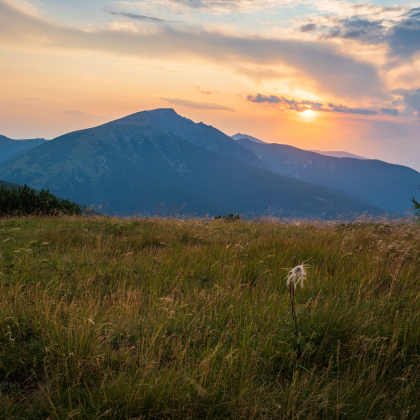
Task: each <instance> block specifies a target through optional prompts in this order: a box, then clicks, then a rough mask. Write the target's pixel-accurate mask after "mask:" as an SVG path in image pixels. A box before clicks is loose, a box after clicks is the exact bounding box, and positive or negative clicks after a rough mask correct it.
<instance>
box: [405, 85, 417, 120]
mask: <svg viewBox="0 0 420 420" xmlns="http://www.w3.org/2000/svg"><path fill="white" fill-rule="evenodd" d="M404 104H405V105H406V106H407V107H409V108H412V109H414V111H416V113H417V115H418V116H420V89H417V90H415V91H411V92H406V93H404Z"/></svg>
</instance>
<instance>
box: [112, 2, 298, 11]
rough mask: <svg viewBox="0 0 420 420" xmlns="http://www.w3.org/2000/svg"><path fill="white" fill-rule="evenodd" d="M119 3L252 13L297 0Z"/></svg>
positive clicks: (178, 9) (180, 9)
mask: <svg viewBox="0 0 420 420" xmlns="http://www.w3.org/2000/svg"><path fill="white" fill-rule="evenodd" d="M116 3H117V4H119V5H121V6H125V7H135V6H143V7H144V6H147V5H148V4H149V3H153V6H154V7H156V6H160V7H163V8H165V9H169V10H172V11H176V12H177V11H182V10H183V9H184V10H185V9H195V10H203V11H205V12H206V13H208V12H215V13H252V12H255V11H257V10H261V9H263V8H277V9H278V8H280V7H289V6H293V5H294V4H295V0H153V1H152V2H151V1H150V0H149V1H148V0H143V1H117V2H116Z"/></svg>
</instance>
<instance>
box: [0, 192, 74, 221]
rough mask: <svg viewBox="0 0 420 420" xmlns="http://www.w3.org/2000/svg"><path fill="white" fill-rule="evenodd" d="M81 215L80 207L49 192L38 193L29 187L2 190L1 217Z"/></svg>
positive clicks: (0, 198) (0, 200)
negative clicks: (13, 215)
mask: <svg viewBox="0 0 420 420" xmlns="http://www.w3.org/2000/svg"><path fill="white" fill-rule="evenodd" d="M58 213H65V214H70V215H80V214H81V209H80V206H79V205H78V204H76V203H71V202H70V201H69V200H60V199H58V198H57V197H56V196H55V195H53V194H51V193H50V192H49V190H47V191H45V190H42V191H41V192H37V191H35V190H33V189H32V188H29V187H28V186H27V185H25V186H23V187H19V188H18V189H15V188H12V189H8V188H6V187H5V186H4V185H2V186H1V188H0V215H10V214H20V215H30V214H37V215H56V214H58Z"/></svg>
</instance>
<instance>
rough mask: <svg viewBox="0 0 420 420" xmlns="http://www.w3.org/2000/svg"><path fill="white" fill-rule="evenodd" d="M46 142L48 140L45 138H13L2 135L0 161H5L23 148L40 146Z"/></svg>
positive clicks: (0, 137)
mask: <svg viewBox="0 0 420 420" xmlns="http://www.w3.org/2000/svg"><path fill="white" fill-rule="evenodd" d="M45 142H46V140H44V139H33V140H12V139H9V138H8V137H5V136H0V163H2V162H5V161H6V160H7V159H9V158H11V157H12V156H14V155H17V154H18V153H20V152H21V151H23V150H26V149H30V148H32V147H36V146H39V145H40V144H43V143H45Z"/></svg>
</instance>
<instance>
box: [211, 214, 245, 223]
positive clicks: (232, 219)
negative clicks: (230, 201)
mask: <svg viewBox="0 0 420 420" xmlns="http://www.w3.org/2000/svg"><path fill="white" fill-rule="evenodd" d="M214 218H215V219H216V220H224V221H225V222H236V221H238V220H241V216H239V214H236V215H234V214H233V213H230V214H228V215H227V216H223V217H222V216H215V217H214Z"/></svg>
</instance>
